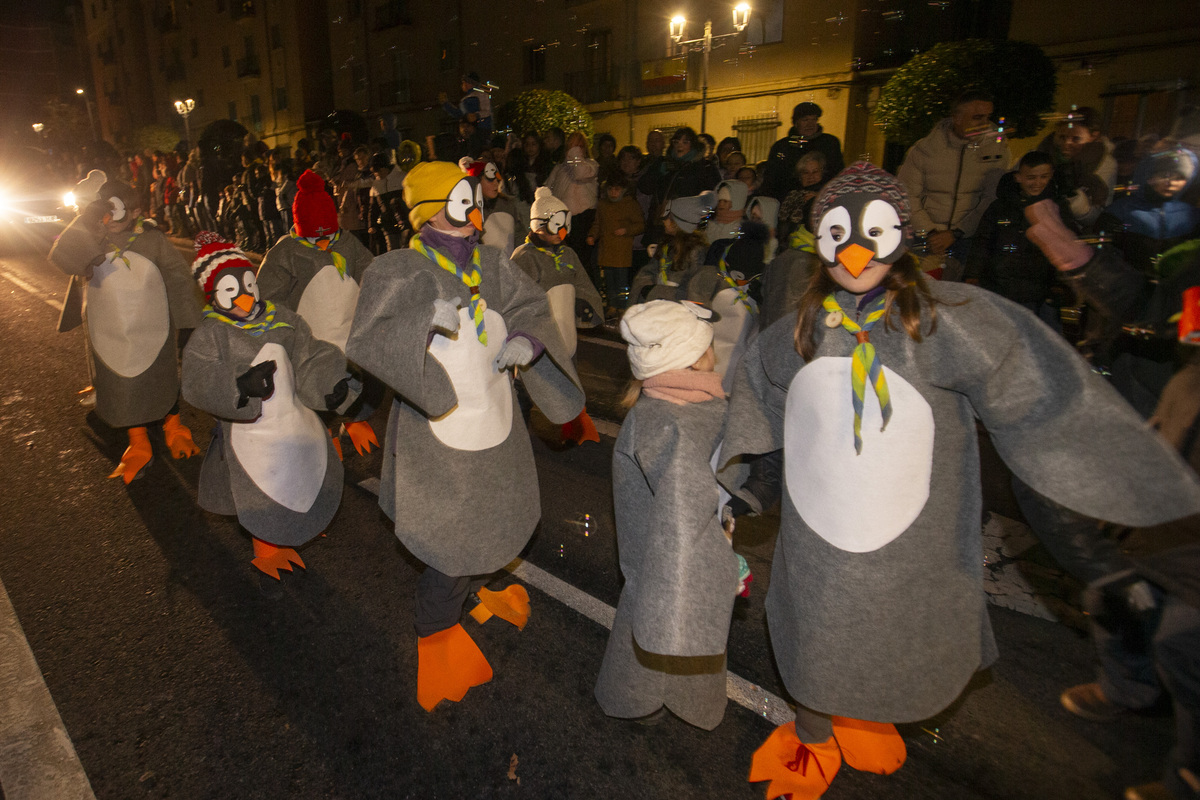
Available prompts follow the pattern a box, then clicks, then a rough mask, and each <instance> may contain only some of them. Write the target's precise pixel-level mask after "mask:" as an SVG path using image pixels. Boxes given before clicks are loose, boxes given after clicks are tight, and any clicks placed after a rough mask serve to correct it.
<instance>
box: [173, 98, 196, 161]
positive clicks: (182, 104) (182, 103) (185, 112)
mask: <svg viewBox="0 0 1200 800" xmlns="http://www.w3.org/2000/svg"><path fill="white" fill-rule="evenodd" d="M195 107H196V101H195V100H193V99H192V98H190V97H189V98H188V99H187V100H176V101H175V113H176V114H178V115H179V116H181V117H183V139H184V141H185V142H187V146H188V149H189V150H191V149H192V128H191V126H190V125H189V124H188V117H189V116H191V114H192V110H193V109H194V108H195Z"/></svg>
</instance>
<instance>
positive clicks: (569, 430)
mask: <svg viewBox="0 0 1200 800" xmlns="http://www.w3.org/2000/svg"><path fill="white" fill-rule="evenodd" d="M562 438H563V441H564V442H567V441H570V442H574V443H575V444H583V443H584V442H599V441H600V433H599V432H598V431H597V430H596V423H594V422H592V418H591V417H590V416H589V415H588V413H587V409H586V408H585V409H584V410H583V411H580V412H579V416H578V417H576V418H575V419H573V420H571V421H570V422H568V423H567V424H566V425H563V427H562Z"/></svg>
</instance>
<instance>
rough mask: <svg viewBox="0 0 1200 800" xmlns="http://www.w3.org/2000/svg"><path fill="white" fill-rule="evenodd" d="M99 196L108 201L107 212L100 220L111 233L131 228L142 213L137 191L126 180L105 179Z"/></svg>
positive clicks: (102, 200)
mask: <svg viewBox="0 0 1200 800" xmlns="http://www.w3.org/2000/svg"><path fill="white" fill-rule="evenodd" d="M99 196H100V200H101V202H104V201H107V202H108V205H109V209H108V211H107V213H106V214H105V215H104V216H103V217H102V218H101V220H100V221H101V222H102V223H103V225H104V227H105V228H107V229H108V232H109V233H121V232H123V231H127V230H129V228H130V227H131V226H132V225H133V223H134V222H135V221H136V220H137V218H138V216H139V215H140V214H141V213H142V208H141V202H140V200H139V198H138V196H137V192H135V191H134V190H133V187H132V186H130V185H129V184H128V183H125V181H119V180H115V179H109V180H107V181H105V183H104V185H103V186H101V187H100V191H99Z"/></svg>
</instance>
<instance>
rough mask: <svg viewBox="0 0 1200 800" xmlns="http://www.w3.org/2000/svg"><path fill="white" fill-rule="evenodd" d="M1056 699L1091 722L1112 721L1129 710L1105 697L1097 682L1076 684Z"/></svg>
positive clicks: (1073, 712)
mask: <svg viewBox="0 0 1200 800" xmlns="http://www.w3.org/2000/svg"><path fill="white" fill-rule="evenodd" d="M1058 699H1059V702H1061V703H1062V704H1063V708H1065V709H1066V710H1067V711H1070V712H1071V713H1072V714H1074V715H1075V716H1077V717H1083V718H1084V719H1087V720H1091V721H1092V722H1112V721H1113V720H1114V719H1116V718H1117V717H1119V716H1121V715H1122V714H1124V713H1125V712H1126V711H1128V710H1129V709H1127V708H1125V707H1124V706H1119V705H1117V704H1116V703H1114V702H1112V701H1111V700H1109V699H1108V698H1107V697H1105V696H1104V690H1103V689H1101V688H1100V684H1098V683H1081V684H1080V685H1078V686H1072V687H1071V688H1070V689H1067V690H1066V691H1065V692H1063V693H1062V695H1061V696H1060V697H1059V698H1058ZM1131 791H1132V790H1131Z"/></svg>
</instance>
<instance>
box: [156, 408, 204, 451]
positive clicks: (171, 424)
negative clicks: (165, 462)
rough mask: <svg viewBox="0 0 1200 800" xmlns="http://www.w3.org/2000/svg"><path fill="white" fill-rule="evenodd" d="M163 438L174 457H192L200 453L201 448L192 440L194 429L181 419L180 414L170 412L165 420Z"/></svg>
mask: <svg viewBox="0 0 1200 800" xmlns="http://www.w3.org/2000/svg"><path fill="white" fill-rule="evenodd" d="M163 438H164V439H166V441H167V449H168V450H170V451H171V456H172V457H173V458H191V457H192V456H198V455H200V448H199V447H197V446H196V443H195V442H193V441H192V431H191V429H190V428H188V426H187V425H184V424H183V422H181V421H180V419H179V415H178V414H168V415H167V417H166V419H164V420H163Z"/></svg>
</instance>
